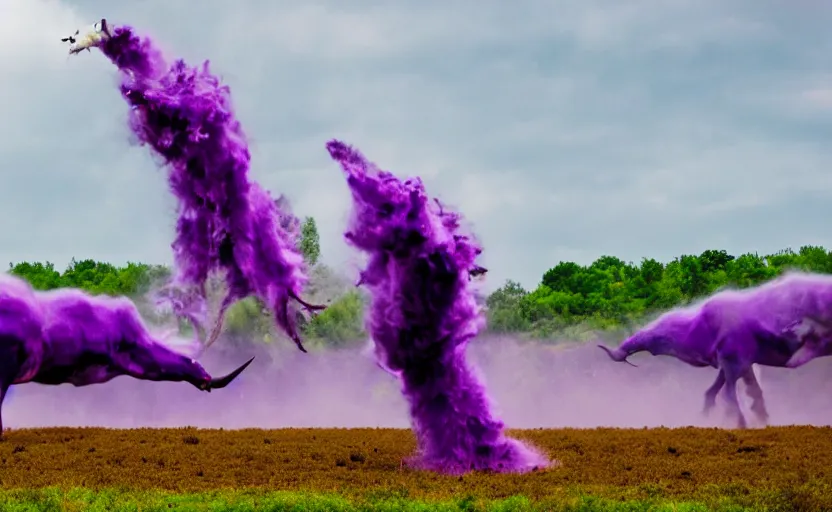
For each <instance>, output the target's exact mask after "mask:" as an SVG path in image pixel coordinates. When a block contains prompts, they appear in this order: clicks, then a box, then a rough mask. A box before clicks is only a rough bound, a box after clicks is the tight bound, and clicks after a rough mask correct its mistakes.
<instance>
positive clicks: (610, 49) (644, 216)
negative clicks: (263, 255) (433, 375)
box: [0, 0, 832, 288]
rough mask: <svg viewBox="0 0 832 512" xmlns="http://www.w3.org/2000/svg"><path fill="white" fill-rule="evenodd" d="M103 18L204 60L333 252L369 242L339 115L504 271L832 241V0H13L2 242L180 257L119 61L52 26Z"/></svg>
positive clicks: (4, 100)
mask: <svg viewBox="0 0 832 512" xmlns="http://www.w3.org/2000/svg"><path fill="white" fill-rule="evenodd" d="M197 5H199V6H201V7H200V8H199V9H198V10H197V9H195V7H196V6H197ZM347 6H349V7H347ZM101 17H106V18H107V19H108V20H110V21H111V23H113V24H129V25H132V26H134V27H135V28H136V29H137V30H138V31H139V32H142V33H144V34H147V35H150V36H152V37H153V38H154V39H155V40H156V41H157V42H158V43H159V45H160V46H161V47H162V48H163V50H164V51H165V52H166V54H167V55H168V56H169V57H171V58H175V57H182V58H184V59H186V60H187V61H188V62H189V63H191V64H194V65H195V64H199V63H201V62H202V61H203V60H205V59H209V60H210V61H211V63H212V69H213V70H214V71H215V72H216V73H217V74H219V75H221V76H222V77H223V79H224V81H225V82H226V83H227V84H229V85H230V87H231V91H232V96H233V99H234V103H235V105H236V107H237V112H238V115H239V118H240V120H241V122H242V124H243V127H244V129H245V131H246V133H247V134H248V136H249V138H250V141H251V151H252V158H253V160H252V176H253V177H254V179H256V180H257V181H259V182H260V183H261V184H263V185H264V186H265V187H266V188H267V189H269V190H270V191H271V192H272V193H273V194H275V195H277V194H280V193H282V194H286V195H287V196H288V197H289V198H290V200H291V202H292V205H293V207H294V210H295V213H296V214H297V215H299V216H306V215H312V216H314V217H315V218H316V219H317V221H318V225H319V228H320V231H321V243H322V251H323V257H324V260H325V261H326V262H327V263H329V264H332V265H335V266H343V267H345V268H349V267H351V266H352V265H353V264H354V262H355V254H354V252H353V251H352V250H351V249H350V248H349V247H348V246H346V244H345V243H344V242H343V238H342V233H343V230H344V228H345V222H346V215H347V214H348V212H349V208H350V197H349V194H348V192H347V189H346V185H345V184H344V180H343V178H342V175H341V173H340V170H339V168H338V166H337V165H336V164H335V163H334V162H333V161H331V160H330V158H329V156H328V154H327V151H326V149H325V147H324V145H325V143H326V141H327V140H328V139H330V138H340V139H342V140H345V141H346V142H348V143H351V144H354V145H356V146H357V147H359V148H360V149H361V150H362V151H363V152H364V153H365V155H366V156H367V157H368V158H370V159H371V160H373V161H375V162H376V163H378V164H379V165H380V166H381V167H382V168H384V169H388V170H391V171H393V172H395V173H396V174H398V175H399V176H402V177H406V176H412V175H420V176H422V177H423V178H424V180H425V182H426V185H427V187H428V191H429V193H430V194H432V195H435V196H438V197H439V198H441V199H442V200H443V201H444V202H446V203H447V204H449V205H451V206H453V207H455V208H457V209H459V210H461V211H462V213H463V214H464V215H465V216H466V218H467V219H468V220H469V221H470V222H471V225H472V226H473V229H474V231H475V233H476V234H477V235H478V236H479V238H480V240H481V242H482V243H483V244H484V246H485V252H484V254H483V260H482V263H483V264H484V265H485V266H486V267H488V268H489V270H490V274H489V275H490V277H489V278H488V283H489V287H490V288H493V287H496V286H499V285H500V284H502V282H503V281H504V280H505V279H507V278H513V279H517V280H519V281H520V282H521V283H522V284H524V285H525V286H527V287H534V286H536V285H537V283H538V282H539V280H540V276H541V275H542V273H543V272H544V271H545V270H546V269H548V268H550V267H552V266H553V265H555V264H556V263H557V262H558V261H560V260H573V261H577V262H579V263H589V262H591V261H592V260H594V259H595V258H597V257H598V256H600V255H603V254H611V255H615V256H618V257H621V258H623V259H625V260H631V261H635V262H638V261H639V260H640V259H641V258H642V257H643V256H648V257H654V258H657V259H660V260H663V261H667V260H670V259H672V258H673V257H675V256H677V255H679V254H683V253H699V252H701V251H703V250H705V249H716V248H724V249H727V250H728V251H730V252H732V253H734V254H740V253H742V252H748V251H752V252H753V251H759V252H767V251H775V250H778V249H781V248H785V247H789V246H791V247H794V248H795V249H797V247H799V246H800V245H804V244H822V245H826V246H832V242H830V235H832V223H830V219H832V144H830V138H832V32H830V31H829V27H830V26H832V2H828V1H825V0H814V1H811V0H782V1H773V0H747V1H731V0H689V1H688V0H685V1H682V0H640V1H628V2H624V1H620V0H610V1H601V0H573V1H555V0H548V1H547V0H515V1H512V2H508V1H505V0H477V1H476V2H474V1H473V0H458V1H447V0H444V1H439V0H427V1H425V0H420V1H415V0H397V1H392V0H388V1H384V2H383V1H381V0H378V1H365V0H351V1H349V2H344V1H336V0H331V1H314V0H303V1H293V2H285V1H279V0H262V1H261V0H236V1H234V2H230V1H227V0H207V1H206V0H201V1H199V2H196V1H173V0H134V1H129V2H128V1H121V2H113V1H111V0H109V1H104V0H76V1H57V0H52V1H46V0H0V29H1V30H2V31H0V123H1V124H0V134H2V137H0V264H2V265H6V264H7V262H18V261H21V260H41V261H43V260H50V261H53V262H55V263H56V264H57V265H58V266H59V267H61V268H63V267H64V266H65V265H66V264H67V263H68V261H69V259H70V258H71V257H73V256H75V257H76V258H88V257H89V258H95V259H100V260H106V261H110V262H113V263H116V264H122V263H124V262H126V261H128V260H133V261H144V262H155V263H167V262H169V261H170V260H171V254H170V247H169V245H170V242H171V241H172V237H173V222H174V207H175V203H174V201H173V198H172V197H171V196H170V194H169V193H168V191H167V184H166V180H165V174H164V171H163V170H161V169H159V168H158V166H157V165H156V164H155V163H154V160H153V159H151V157H150V155H149V152H148V150H147V149H146V148H139V147H135V146H133V145H131V142H130V137H129V133H128V130H127V127H126V118H127V107H126V104H125V103H124V101H123V100H122V99H121V97H120V95H119V92H118V90H117V88H116V86H115V84H116V83H117V78H116V71H115V69H114V67H113V66H112V65H111V64H110V63H109V62H108V61H107V60H106V59H105V58H104V57H103V56H102V55H101V54H100V53H98V52H96V51H94V52H92V53H86V52H84V53H83V54H81V55H78V56H76V57H73V58H67V55H66V52H67V48H66V46H65V44H64V43H61V42H60V38H61V37H64V36H66V35H69V34H71V33H73V32H74V31H75V30H76V29H77V28H80V27H82V26H85V25H88V24H90V23H92V22H94V21H96V20H97V19H100V18H101Z"/></svg>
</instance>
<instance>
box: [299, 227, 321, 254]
mask: <svg viewBox="0 0 832 512" xmlns="http://www.w3.org/2000/svg"><path fill="white" fill-rule="evenodd" d="M300 252H301V253H303V258H304V259H305V260H306V263H308V264H309V265H310V266H314V265H315V264H316V263H318V259H319V258H320V256H321V239H320V236H319V235H318V226H317V225H316V224H315V218H314V217H306V219H304V220H303V225H301V228H300Z"/></svg>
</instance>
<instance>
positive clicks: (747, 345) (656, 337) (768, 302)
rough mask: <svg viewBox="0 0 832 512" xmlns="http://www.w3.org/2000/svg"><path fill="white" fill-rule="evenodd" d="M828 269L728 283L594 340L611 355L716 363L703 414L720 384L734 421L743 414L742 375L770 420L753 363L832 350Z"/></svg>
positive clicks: (761, 414)
mask: <svg viewBox="0 0 832 512" xmlns="http://www.w3.org/2000/svg"><path fill="white" fill-rule="evenodd" d="M830 333H832V276H827V275H815V274H807V273H801V272H789V273H787V274H784V275H782V276H780V277H778V278H776V279H774V280H772V281H769V282H767V283H765V284H762V285H760V286H757V287H754V288H750V289H746V290H725V291H721V292H718V293H716V294H714V295H713V296H711V297H709V298H708V299H706V300H704V301H703V302H700V303H698V304H696V305H692V306H688V307H684V308H678V309H674V310H673V311H669V312H667V313H665V314H664V315H662V316H660V317H659V318H658V319H656V320H655V321H653V322H652V323H650V324H649V325H647V326H646V327H644V328H643V329H641V330H639V331H638V332H636V333H635V334H633V335H632V336H630V337H629V338H628V339H626V340H625V341H624V342H623V343H622V344H621V345H620V346H619V347H618V348H617V349H615V350H611V349H609V348H607V347H605V346H603V345H599V347H601V348H602V349H603V350H604V351H605V352H606V353H607V354H608V355H609V356H610V357H611V358H612V359H613V360H614V361H623V362H628V363H629V361H627V358H628V357H629V356H630V355H632V354H635V353H637V352H642V351H647V352H649V353H650V354H652V355H654V356H658V355H667V356H673V357H676V358H677V359H679V360H681V361H684V362H685V363H688V364H690V365H692V366H696V367H705V366H711V367H713V368H716V369H717V370H719V373H718V374H717V377H716V380H715V381H714V383H713V385H712V386H711V387H710V388H708V390H707V391H706V392H705V407H704V411H703V413H704V414H708V413H709V412H710V411H711V409H712V408H713V407H714V405H715V403H716V396H717V394H718V393H719V392H720V390H721V389H722V388H723V387H725V396H726V398H727V400H728V404H729V407H730V409H731V411H732V413H733V415H734V416H735V417H736V421H737V423H738V426H739V428H745V427H746V426H747V425H746V421H745V417H744V416H743V414H742V411H741V410H740V405H739V401H738V399H737V389H736V384H737V381H738V380H739V379H742V380H743V381H744V382H745V384H746V388H747V393H748V396H749V397H750V398H751V399H752V405H751V410H752V412H754V413H755V415H756V416H757V417H758V419H760V420H761V421H762V422H763V423H767V422H768V412H767V411H766V405H765V401H764V400H763V391H762V389H761V388H760V384H759V382H757V378H756V377H755V375H754V371H753V369H752V365H754V364H758V365H763V366H776V367H781V368H796V367H798V366H801V365H803V364H806V363H807V362H809V361H811V360H812V359H815V358H817V357H822V356H827V355H832V336H830V335H829V334H830ZM630 364H632V363H630Z"/></svg>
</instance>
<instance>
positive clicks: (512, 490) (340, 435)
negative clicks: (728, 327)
mask: <svg viewBox="0 0 832 512" xmlns="http://www.w3.org/2000/svg"><path fill="white" fill-rule="evenodd" d="M511 434H512V435H514V436H515V437H519V438H522V439H525V440H528V441H530V442H531V443H532V444H534V445H536V446H537V447H539V448H541V449H543V450H546V451H547V452H548V453H549V454H550V455H551V456H552V457H553V458H555V459H557V460H559V461H560V462H561V465H560V466H558V467H555V468H553V469H549V470H545V471H536V472H533V473H531V474H526V475H496V474H482V473H480V474H468V475H465V476H462V477H449V476H441V475H436V474H432V473H428V472H421V471H415V470H411V469H408V468H406V467H404V468H403V467H402V465H401V463H402V460H403V459H404V458H406V457H407V456H408V455H411V454H412V452H413V450H414V448H415V442H414V438H413V435H412V434H411V432H410V431H408V430H398V429H377V430H376V429H282V430H238V431H228V430H226V431H223V430H197V429H163V430H162V429H160V430H155V429H139V430H108V429H97V428H90V429H76V428H53V429H32V430H17V431H11V432H8V433H7V434H6V439H5V440H3V441H2V442H0V488H6V489H10V488H37V487H49V486H59V487H79V486H80V487H88V488H104V487H110V488H112V487H116V488H123V489H150V488H152V489H165V490H171V491H180V492H181V491H205V490H216V489H222V488H245V487H254V488H261V489H269V490H295V491H317V492H337V493H340V494H343V495H346V496H352V497H368V496H380V495H381V496H383V495H391V496H402V497H409V498H429V499H444V498H450V497H453V496H459V495H473V496H477V497H479V498H500V497H507V496H511V495H517V494H523V495H526V496H527V497H529V498H532V499H546V498H551V497H553V495H557V494H558V493H561V494H563V493H573V494H574V493H575V492H589V493H593V494H599V495H607V496H610V497H618V498H622V499H623V498H638V497H645V496H646V497H656V496H662V497H667V498H678V499H695V498H702V497H703V496H705V497H707V495H708V493H719V494H723V495H739V496H742V495H743V494H749V493H752V492H753V493H759V492H760V490H761V489H763V490H770V491H771V492H793V491H790V489H792V490H793V489H797V488H803V489H806V488H807V486H810V487H811V488H812V489H816V490H817V492H818V493H820V494H818V496H820V495H822V494H823V493H825V492H827V491H829V489H830V488H832V487H830V486H831V485H832V470H830V468H832V428H817V427H776V428H767V429H757V430H746V431H727V430H720V429H698V428H686V429H639V430H631V429H620V430H617V429H616V430H613V429H595V430H578V429H563V430H520V431H513V432H511ZM829 499H830V500H832V498H829Z"/></svg>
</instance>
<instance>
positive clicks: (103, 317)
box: [0, 274, 253, 435]
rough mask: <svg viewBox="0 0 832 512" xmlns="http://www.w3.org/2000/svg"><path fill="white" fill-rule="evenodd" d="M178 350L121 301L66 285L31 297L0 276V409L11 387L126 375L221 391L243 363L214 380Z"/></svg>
mask: <svg viewBox="0 0 832 512" xmlns="http://www.w3.org/2000/svg"><path fill="white" fill-rule="evenodd" d="M177 348H179V350H176V349H177ZM182 349H185V350H187V345H183V346H180V347H175V346H174V345H172V344H167V345H166V344H165V343H164V342H163V340H162V339H160V338H157V337H154V336H153V335H152V334H151V333H150V332H149V331H148V330H147V328H146V327H145V325H144V322H143V321H142V319H141V317H140V316H139V312H138V310H137V309H136V306H135V305H134V304H133V303H132V302H131V301H130V300H128V299H126V298H122V297H119V298H114V297H107V296H91V295H89V294H87V293H85V292H83V291H80V290H77V289H73V288H68V289H66V288H65V289H61V290H54V291H48V292H36V291H34V290H33V289H32V287H31V286H30V285H29V283H27V282H26V281H24V280H22V279H19V278H17V277H13V276H10V275H5V274H4V275H0V408H2V405H3V399H4V398H5V396H6V393H7V392H8V390H9V387H10V386H12V385H15V384H25V383H27V382H36V383H39V384H47V385H53V386H55V385H59V384H67V383H68V384H73V385H74V386H87V385H90V384H101V383H104V382H108V381H110V380H112V379H113V378H115V377H118V376H121V375H127V376H130V377H133V378H136V379H141V380H150V381H173V382H181V381H185V382H188V383H190V384H192V385H194V386H195V387H197V388H198V389H201V390H203V391H210V390H211V389H219V388H223V387H225V386H227V385H228V384H229V383H230V382H231V381H232V380H234V379H235V378H236V377H237V375H239V374H240V373H241V372H242V371H243V370H244V369H245V368H246V367H247V366H248V365H249V363H251V360H249V361H248V362H247V363H245V364H244V365H242V366H241V367H239V368H238V369H237V370H235V371H234V372H232V373H231V374H229V375H227V376H225V377H222V378H219V379H214V378H212V377H211V376H210V375H209V374H208V372H206V371H205V369H204V368H203V367H202V366H201V365H200V364H199V363H197V362H196V361H194V360H193V359H191V358H190V357H188V355H186V354H185V353H183V352H184V351H183V350H182ZM252 359H253V358H252ZM2 432H3V419H2V413H0V435H2Z"/></svg>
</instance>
